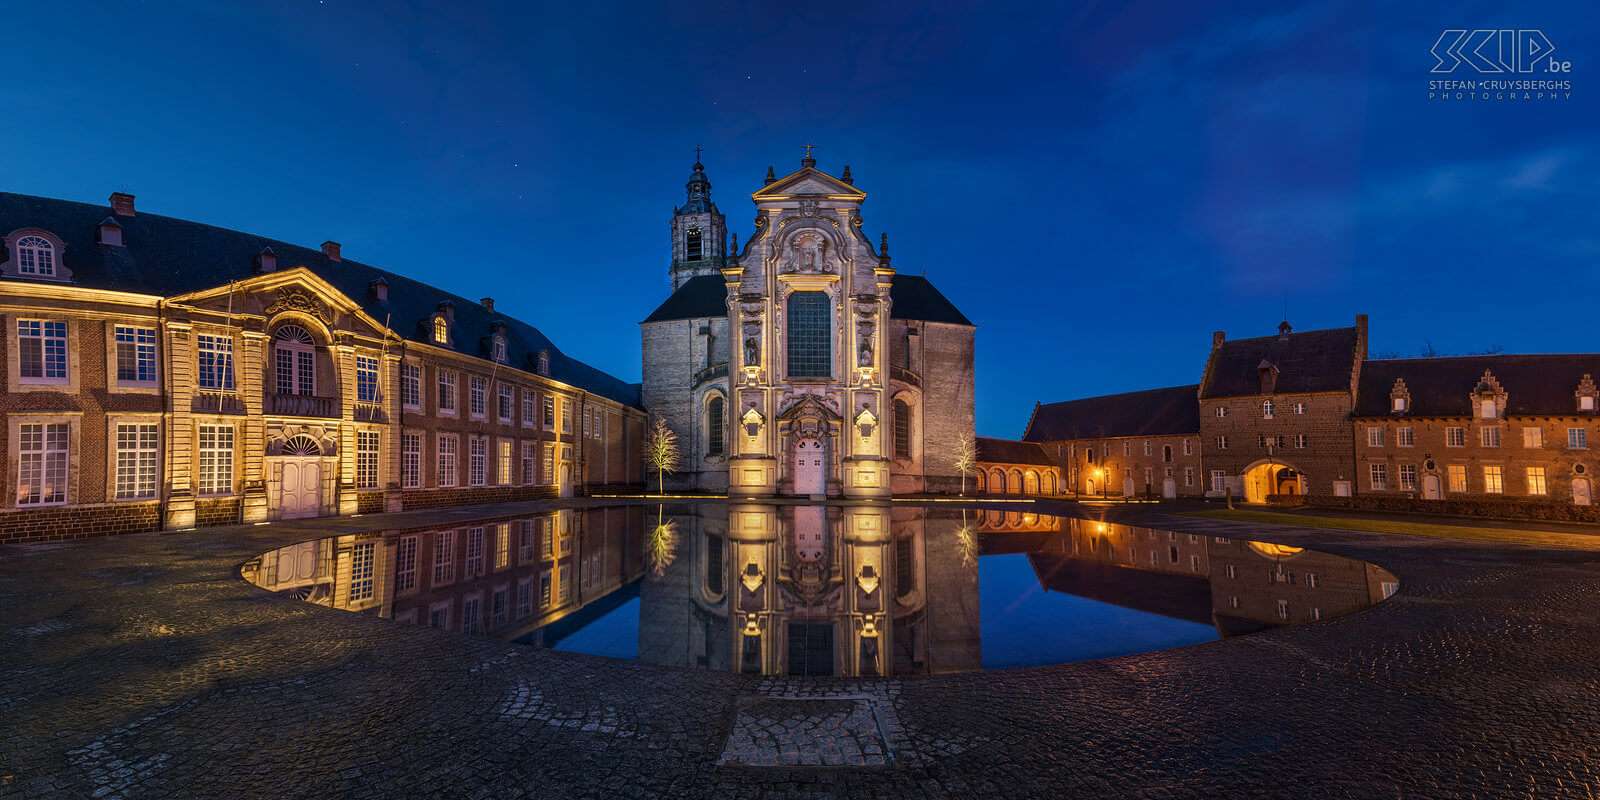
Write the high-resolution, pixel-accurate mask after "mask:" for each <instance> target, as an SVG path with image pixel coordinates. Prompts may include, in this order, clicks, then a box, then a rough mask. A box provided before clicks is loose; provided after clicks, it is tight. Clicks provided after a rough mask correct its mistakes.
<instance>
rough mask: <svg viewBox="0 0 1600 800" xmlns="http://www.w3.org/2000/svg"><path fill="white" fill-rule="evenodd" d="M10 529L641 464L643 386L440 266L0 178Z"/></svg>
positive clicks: (1, 431) (611, 477) (415, 496)
mask: <svg viewBox="0 0 1600 800" xmlns="http://www.w3.org/2000/svg"><path fill="white" fill-rule="evenodd" d="M0 233H3V234H4V236H5V238H4V246H5V250H4V253H3V258H0V322H3V325H4V330H5V336H4V338H3V340H0V347H3V349H4V356H5V358H4V363H5V365H6V382H5V394H4V396H3V398H0V409H3V412H4V414H5V418H6V423H5V425H4V427H3V428H0V448H3V450H4V452H5V454H6V460H5V462H4V472H3V477H4V479H5V482H6V485H7V486H8V487H9V490H10V491H8V493H7V497H6V498H5V500H4V501H0V530H3V531H4V534H3V535H4V538H6V539H7V540H17V539H27V538H55V537H75V536H85V535H93V534H103V533H118V532H126V531H140V530H155V529H160V528H189V527H195V526H204V525H214V524H224V523H230V522H259V521H265V520H270V519H278V518H292V517H305V516H318V515H334V514H354V513H360V512H369V511H381V510H386V509H387V510H398V509H401V508H419V507H428V506H439V505H452V504H463V503H477V502H489V501H497V500H509V499H516V498H524V497H536V496H541V495H552V494H558V493H561V494H570V493H572V492H574V491H581V490H583V489H585V488H587V487H592V486H595V485H602V484H621V483H641V482H642V480H643V475H642V472H641V465H640V458H639V450H640V443H641V440H642V436H643V423H644V413H643V411H642V409H641V408H640V405H639V399H638V390H637V387H636V386H633V385H630V384H627V383H624V382H622V381H620V380H617V379H616V378H613V377H611V376H609V375H607V374H605V373H603V372H601V371H599V370H597V369H595V368H593V367H590V366H588V365H587V364H583V363H581V362H579V361H577V360H575V359H572V358H569V357H567V356H566V355H564V354H563V353H562V352H561V351H560V350H559V349H558V348H556V346H555V345H554V344H553V343H551V341H550V340H549V339H548V338H546V337H545V336H544V334H543V333H541V332H540V331H539V330H538V329H537V328H534V327H533V326H531V325H529V324H527V323H525V322H522V321H520V320H518V319H516V318H515V317H512V316H510V315H508V314H505V313H503V312H502V311H498V310H496V308H495V306H494V301H493V300H492V299H490V298H484V299H483V300H481V301H477V302H474V301H471V300H467V299H465V298H462V297H459V296H456V295H453V294H450V293H448V292H445V291H443V290H440V289H437V288H435V287H432V286H428V285H427V284H423V283H421V282H418V281H415V280H411V279H408V278H405V277H403V276H400V275H396V274H393V273H391V272H387V271H384V270H381V269H379V268H377V267H372V266H368V265H365V264H361V263H359V262H355V261H352V260H349V259H346V258H344V257H343V256H342V253H341V250H340V247H339V245H338V244H337V243H335V242H325V243H324V244H323V245H322V247H321V248H320V249H317V250H313V249H309V248H304V247H299V246H296V245H292V244H289V243H286V242H281V241H277V240H272V239H266V238H264V237H260V236H255V235H252V234H246V233H240V232H237V231H229V230H223V229H220V228H214V227H211V226H208V225H203V224H200V223H196V222H189V221H185V220H179V219H173V218H170V217H164V216H159V215H153V214H149V213H138V212H136V210H135V207H134V198H133V197H132V196H131V195H126V194H121V193H118V194H113V195H112V196H111V201H110V207H109V208H108V207H106V206H96V205H92V204H86V203H75V202H68V201H63V200H53V199H46V198H39V197H28V196H23V195H15V194H0Z"/></svg>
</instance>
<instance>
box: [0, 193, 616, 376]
mask: <svg viewBox="0 0 1600 800" xmlns="http://www.w3.org/2000/svg"><path fill="white" fill-rule="evenodd" d="M107 212H108V209H107V207H106V206H104V205H95V204H92V203H75V202H71V201H67V200H55V199H51V198H45V197H32V196H29V195H20V194H10V193H5V192H0V234H4V233H9V232H10V231H13V230H16V229H17V228H23V227H29V228H42V229H44V230H47V231H49V232H51V233H53V234H55V235H56V236H59V237H61V239H62V241H63V243H65V245H66V252H65V253H64V254H63V257H62V263H63V264H64V265H65V266H66V268H67V269H69V270H71V271H72V285H74V286H83V287H86V288H92V289H116V290H121V291H128V292H137V293H141V294H152V295H160V296H163V297H171V296H174V295H180V294H186V293H189V292H196V291H201V290H204V289H210V288H214V287H217V286H221V285H223V284H226V283H228V282H229V281H231V280H244V279H247V278H251V277H254V276H255V275H257V274H258V273H257V272H256V270H255V262H254V258H255V255H256V254H257V253H259V252H261V251H262V250H263V249H265V248H268V247H270V248H272V250H273V252H275V253H276V254H277V256H278V269H280V270H282V269H290V268H293V267H302V266H303V267H305V268H307V269H309V270H310V271H311V272H313V273H315V274H316V275H317V276H318V277H320V278H322V279H323V280H325V281H327V282H328V283H330V284H332V285H333V286H334V288H336V289H338V290H339V291H340V292H342V293H343V294H344V295H345V296H346V297H349V298H350V299H351V300H353V301H355V302H356V303H358V304H359V305H361V307H362V309H363V310H365V311H366V312H367V313H368V314H370V315H372V316H373V318H375V319H377V320H378V321H379V322H380V323H381V322H383V321H384V320H385V319H387V320H389V326H390V328H391V329H393V330H394V332H395V333H397V334H399V335H400V336H402V337H404V338H406V339H410V340H413V341H418V342H423V341H427V339H426V329H425V326H424V321H425V320H426V319H427V318H428V317H430V316H431V315H432V314H433V313H434V311H435V310H436V309H437V308H438V305H439V304H440V303H442V302H445V301H449V302H451V303H453V304H454V305H455V328H454V333H455V349H456V350H458V351H460V352H462V353H466V354H468V355H475V356H480V357H487V355H488V352H489V347H488V341H489V338H488V337H489V335H490V332H491V331H490V325H491V323H493V322H496V321H499V322H504V323H505V324H506V338H507V342H506V349H507V357H508V361H509V363H510V364H511V365H512V366H515V367H517V368H519V369H525V370H527V371H529V372H533V371H534V367H535V365H536V363H537V359H538V353H539V351H541V350H548V351H549V352H550V377H551V378H554V379H555V380H558V381H561V382H563V383H566V384H569V385H572V386H575V387H577V388H579V389H583V390H584V391H588V392H593V393H594V394H598V395H600V396H602V397H607V398H610V399H612V400H615V401H617V402H619V403H623V404H625V405H631V406H639V389H638V386H637V385H635V384H630V383H624V382H623V381H621V380H618V379H617V378H614V377H612V376H611V375H608V374H606V373H604V372H601V371H600V370H598V369H595V368H594V367H591V366H589V365H588V364H585V363H583V362H581V361H578V360H577V359H574V358H570V357H568V356H566V355H564V354H563V353H562V352H561V350H560V349H559V348H557V347H556V346H555V345H554V344H553V343H551V341H550V340H549V339H548V338H546V337H545V335H544V334H543V333H541V332H540V331H539V329H538V328H535V327H534V326H532V325H529V324H527V323H525V322H522V321H521V320H518V319H516V318H514V317H509V316H506V315H505V314H501V313H494V314H490V313H489V312H488V311H487V310H485V309H484V308H483V306H481V305H479V304H478V303H477V302H476V301H474V300H468V299H467V298H465V297H461V296H460V295H455V294H451V293H449V292H446V291H444V290H442V289H438V288H435V287H433V286H429V285H428V284H425V283H422V282H421V281H417V280H413V279H411V278H406V277H403V276H400V275H396V274H394V273H392V272H388V271H385V270H382V269H379V268H377V267H373V266H368V265H366V264H362V263H360V262H358V261H351V260H350V259H344V260H343V261H334V260H333V259H330V258H328V257H327V256H325V255H323V253H322V250H321V249H320V248H319V249H311V248H308V247H301V246H299V245H295V244H290V243H288V242H282V241H278V240H276V239H268V238H266V237H264V236H257V235H255V234H250V233H241V232H239V231H232V230H228V229H226V228H217V227H214V226H211V225H205V224H202V223H199V222H190V221H188V220H181V219H175V218H173V217H164V216H161V215H160V214H148V213H145V212H143V211H140V212H139V213H138V214H137V215H135V216H128V217H116V218H115V219H116V221H117V223H118V224H120V225H121V226H122V241H123V244H124V245H125V246H124V247H120V248H119V247H108V246H103V245H101V244H99V236H98V232H99V225H100V221H101V220H103V219H105V217H106V215H107ZM378 278H383V279H384V280H385V281H386V282H388V284H389V300H388V302H383V303H380V302H377V301H376V300H374V299H373V298H372V295H371V293H370V291H369V289H368V285H369V284H370V283H371V282H372V281H374V280H377V279H378Z"/></svg>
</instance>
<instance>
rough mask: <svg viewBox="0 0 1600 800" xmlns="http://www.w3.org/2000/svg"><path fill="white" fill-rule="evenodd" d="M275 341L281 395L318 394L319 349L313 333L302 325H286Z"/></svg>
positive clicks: (276, 366)
mask: <svg viewBox="0 0 1600 800" xmlns="http://www.w3.org/2000/svg"><path fill="white" fill-rule="evenodd" d="M273 340H274V341H273V343H272V352H273V359H274V362H273V363H274V365H275V369H276V370H277V378H278V380H277V388H278V394H298V395H313V394H316V387H317V367H316V364H317V355H316V352H317V351H316V344H315V342H314V341H313V340H312V338H311V334H310V333H308V332H307V331H306V329H305V328H302V327H300V326H299V325H285V326H283V327H281V328H279V329H278V332H277V333H276V334H274V335H273Z"/></svg>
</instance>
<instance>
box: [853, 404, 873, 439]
mask: <svg viewBox="0 0 1600 800" xmlns="http://www.w3.org/2000/svg"><path fill="white" fill-rule="evenodd" d="M877 429H878V417H877V416H876V415H875V414H873V413H872V409H870V408H868V407H867V404H866V403H862V404H861V413H860V414H857V415H856V431H857V432H858V433H860V434H861V438H863V439H870V438H872V434H873V432H874V431H876V430H877Z"/></svg>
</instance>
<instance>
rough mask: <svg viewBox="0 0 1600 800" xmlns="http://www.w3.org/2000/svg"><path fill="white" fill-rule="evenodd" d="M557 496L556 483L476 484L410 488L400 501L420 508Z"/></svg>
mask: <svg viewBox="0 0 1600 800" xmlns="http://www.w3.org/2000/svg"><path fill="white" fill-rule="evenodd" d="M555 496H556V487H554V486H474V487H471V488H468V487H457V488H454V489H407V490H406V491H404V492H402V493H401V495H400V502H401V504H402V506H403V507H404V508H405V510H406V511H414V510H416V509H419V508H441V507H443V506H465V505H473V504H476V503H510V502H515V501H518V500H539V499H543V498H547V497H555Z"/></svg>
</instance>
